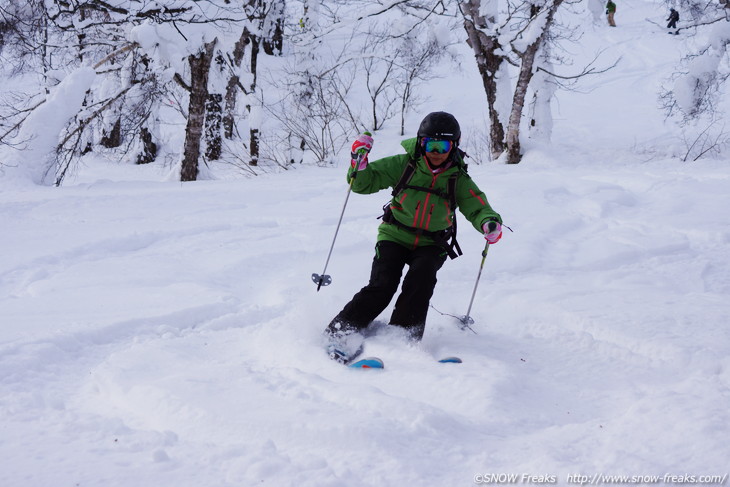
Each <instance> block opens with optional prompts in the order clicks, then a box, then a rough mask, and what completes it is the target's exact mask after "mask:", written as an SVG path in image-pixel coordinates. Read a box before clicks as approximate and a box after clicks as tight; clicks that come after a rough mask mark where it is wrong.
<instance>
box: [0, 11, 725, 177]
mask: <svg viewBox="0 0 730 487" xmlns="http://www.w3.org/2000/svg"><path fill="white" fill-rule="evenodd" d="M667 5H668V4H667ZM679 6H680V7H681V9H682V11H683V19H682V21H681V23H680V27H681V29H682V30H684V31H686V32H691V33H692V36H693V37H695V38H697V39H699V40H698V41H697V42H694V43H693V44H692V46H691V47H690V48H688V49H687V50H686V52H684V57H683V58H682V60H681V62H680V63H678V64H677V66H676V70H675V74H674V75H673V78H674V79H672V80H671V82H668V83H667V85H666V86H665V87H664V88H663V90H662V91H661V92H660V93H658V95H660V96H661V99H662V104H663V108H664V110H666V113H667V116H668V117H673V119H675V120H676V121H677V123H679V124H682V123H683V124H688V123H697V120H699V119H702V120H703V122H702V123H704V125H703V128H708V129H710V128H711V129H710V130H709V131H707V132H701V133H700V135H698V137H704V138H706V139H707V140H702V141H701V142H700V143H698V147H701V149H700V152H707V151H709V152H713V151H714V152H716V151H719V150H723V149H725V148H726V147H725V145H726V142H727V131H725V130H724V128H723V129H719V127H718V126H717V125H716V124H717V123H719V122H718V120H721V119H722V115H721V114H718V113H716V111H715V108H716V105H717V100H718V97H720V96H721V95H720V94H721V93H723V85H724V84H725V82H726V81H727V78H728V69H727V46H728V43H729V42H730V22H729V21H728V19H729V18H730V13H729V12H730V8H728V3H727V2H724V3H723V1H718V0H708V1H695V0H680V1H679ZM586 7H587V8H588V9H589V10H590V11H591V12H592V13H593V16H594V18H595V20H596V21H600V19H601V18H602V16H603V5H602V3H601V2H600V1H599V0H582V1H575V0H550V1H542V0H541V1H536V0H525V1H512V0H510V1H499V2H497V1H489V2H488V1H481V0H469V1H466V2H459V1H449V0H446V1H444V0H438V1H433V0H425V1H424V0H389V1H371V0H368V1H359V0H349V1H346V2H345V1H310V0H304V1H286V0H250V1H241V2H236V1H229V0H175V1H172V0H171V1H167V2H151V1H131V0H127V1H122V0H112V1H103V2H101V1H88V2H76V1H51V0H30V1H28V2H15V1H8V0H6V1H2V2H0V55H1V56H2V60H3V63H2V71H3V72H2V77H3V79H4V80H5V81H4V83H3V92H2V98H0V144H2V148H3V152H2V154H3V156H2V166H3V167H4V168H8V167H17V168H18V169H21V170H22V171H23V172H24V173H25V174H26V175H27V177H29V178H31V179H32V180H33V181H34V182H36V183H38V184H53V185H56V186H58V185H61V184H62V183H63V181H64V179H65V178H66V176H67V174H68V173H69V171H75V170H76V169H77V168H78V165H79V161H80V160H82V159H83V158H84V156H85V155H87V154H90V153H91V154H102V155H104V156H106V157H108V158H113V159H116V160H123V161H125V162H127V163H132V164H148V163H151V162H153V161H160V160H161V161H164V162H165V163H166V164H168V165H172V166H177V167H178V169H177V172H178V173H179V178H180V180H182V181H191V180H196V179H198V177H199V175H200V173H201V170H202V168H205V167H209V166H210V165H211V164H213V163H214V162H216V161H220V162H221V163H224V164H230V165H234V166H236V167H238V168H240V170H241V171H242V172H248V173H250V174H258V173H260V172H262V171H266V170H267V169H271V168H284V169H285V168H287V167H288V166H290V165H292V164H299V163H307V164H325V165H326V164H329V163H332V161H333V160H334V159H335V158H336V157H337V156H338V155H339V153H340V151H341V150H342V149H343V147H345V145H347V144H348V142H349V140H350V138H351V137H352V134H354V133H358V132H361V131H363V130H369V131H372V132H377V131H378V130H381V129H382V128H383V127H384V126H385V125H386V124H389V123H390V125H391V126H399V127H400V132H401V134H404V133H405V130H406V127H405V120H406V117H407V116H408V115H409V114H410V113H413V112H415V111H417V110H418V109H420V108H421V107H422V105H423V104H424V102H426V101H427V99H426V98H427V97H425V96H423V94H422V90H423V89H424V86H426V85H427V84H428V83H429V80H431V79H433V78H434V77H436V76H440V75H442V73H441V72H438V71H437V70H436V69H435V68H436V67H438V66H439V65H440V64H448V65H450V66H451V71H452V72H454V73H456V74H457V76H458V71H459V70H465V69H467V70H472V69H474V63H475V66H476V68H477V69H478V72H479V75H480V77H481V79H482V83H483V87H484V97H483V100H482V101H481V102H480V103H481V104H482V105H483V106H482V107H481V109H482V110H483V112H484V113H486V114H487V115H488V124H487V127H485V128H483V129H481V130H478V131H476V132H475V133H472V134H470V138H471V140H470V141H469V142H470V143H471V144H472V146H474V147H476V148H478V150H475V151H474V152H475V154H476V155H477V158H478V160H479V161H480V162H481V161H487V160H498V159H500V158H502V160H504V161H505V162H506V163H518V162H520V160H521V158H522V155H523V153H524V150H523V144H524V140H525V139H526V138H528V137H530V138H532V139H533V140H536V141H538V143H539V142H548V141H549V140H550V135H551V127H552V115H551V109H550V103H551V100H552V99H553V97H554V94H555V92H556V90H558V89H567V90H571V89H579V88H576V86H577V85H579V82H580V79H581V78H583V77H589V76H600V75H601V74H603V73H606V72H607V71H609V70H611V69H614V68H615V65H616V62H617V60H616V59H615V58H611V57H610V56H607V55H605V52H601V51H598V52H596V53H595V59H594V60H592V61H590V62H588V63H578V62H576V61H575V60H574V59H572V58H571V51H570V47H569V46H570V45H571V43H573V44H574V43H580V42H581V41H580V39H581V36H582V35H583V26H582V25H581V23H580V21H579V20H578V19H579V18H580V17H577V16H575V15H571V13H572V12H575V11H577V10H581V9H586ZM463 43H466V44H467V45H468V46H469V48H470V50H471V52H472V53H473V58H472V59H471V60H470V59H464V58H463V56H461V57H460V56H458V55H456V49H455V45H457V44H463ZM469 63H471V65H470V66H469ZM701 134H704V135H701ZM36 156H39V157H40V159H39V158H38V157H36ZM695 156H696V154H694V155H693V156H692V157H695ZM28 160H33V161H34V162H23V161H28ZM35 161H39V162H35ZM26 166H35V167H26Z"/></svg>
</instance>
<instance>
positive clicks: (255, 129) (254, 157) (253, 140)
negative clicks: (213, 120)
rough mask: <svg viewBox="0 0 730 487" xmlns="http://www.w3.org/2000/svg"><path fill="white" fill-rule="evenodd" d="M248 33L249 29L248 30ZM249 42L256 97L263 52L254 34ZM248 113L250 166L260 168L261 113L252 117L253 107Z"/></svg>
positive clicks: (253, 89) (252, 84)
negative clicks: (260, 58) (259, 63)
mask: <svg viewBox="0 0 730 487" xmlns="http://www.w3.org/2000/svg"><path fill="white" fill-rule="evenodd" d="M247 31H248V29H247ZM248 35H249V41H250V43H251V90H250V91H249V93H250V96H255V94H256V81H257V74H258V62H259V51H260V50H261V39H260V38H259V37H258V36H256V35H254V34H253V33H251V32H249V33H248ZM247 108H248V112H249V127H250V129H249V145H248V150H249V155H250V157H251V159H250V161H249V163H248V164H249V165H250V166H258V165H259V138H260V136H261V134H260V130H259V126H258V124H259V123H260V113H257V114H256V115H257V116H256V117H251V116H250V114H251V108H252V107H251V105H248V107H247Z"/></svg>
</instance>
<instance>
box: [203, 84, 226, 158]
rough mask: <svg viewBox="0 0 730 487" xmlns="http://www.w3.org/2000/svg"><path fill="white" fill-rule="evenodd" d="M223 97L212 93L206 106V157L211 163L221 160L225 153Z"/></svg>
mask: <svg viewBox="0 0 730 487" xmlns="http://www.w3.org/2000/svg"><path fill="white" fill-rule="evenodd" d="M222 102H223V95H221V94H220V93H211V94H209V95H208V101H207V102H206V104H205V140H206V142H207V145H206V147H205V156H206V157H207V158H208V159H210V160H211V161H217V160H218V159H220V158H221V152H223V140H222V137H221V121H222V113H223V107H222V106H221V104H222Z"/></svg>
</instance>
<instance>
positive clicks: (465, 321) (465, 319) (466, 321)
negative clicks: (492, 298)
mask: <svg viewBox="0 0 730 487" xmlns="http://www.w3.org/2000/svg"><path fill="white" fill-rule="evenodd" d="M487 252H489V242H487V243H485V244H484V250H482V263H481V265H480V266H479V273H478V274H477V281H476V282H475V283H474V290H473V291H472V293H471V301H469V309H467V310H466V315H464V316H462V317H461V318H459V321H461V329H462V330H463V329H464V328H469V329H470V330H471V331H474V330H472V329H471V327H470V326H469V325H473V324H474V319H472V317H471V316H469V313H471V307H472V305H473V304H474V296H476V294H477V286H479V278H480V277H481V276H482V269H484V261H485V260H486V259H487ZM474 333H476V332H475V331H474Z"/></svg>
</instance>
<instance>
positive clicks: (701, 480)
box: [474, 473, 728, 485]
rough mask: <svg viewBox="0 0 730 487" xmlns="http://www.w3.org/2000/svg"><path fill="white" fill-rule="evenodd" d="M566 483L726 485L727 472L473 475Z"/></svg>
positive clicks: (479, 480)
mask: <svg viewBox="0 0 730 487" xmlns="http://www.w3.org/2000/svg"><path fill="white" fill-rule="evenodd" d="M563 481H565V483H567V484H575V485H621V484H625V485H632V484H633V485H640V484H654V485H658V484H666V485H674V484H678V485H683V484H689V485H692V484H701V485H726V483H727V481H728V474H727V473H726V474H724V475H689V474H682V475H677V474H670V473H667V474H664V475H607V474H603V473H596V474H593V475H583V474H570V475H567V476H564V477H562V478H561V476H559V475H530V474H495V473H484V474H476V475H475V476H474V483H475V484H495V485H499V484H528V485H529V484H548V485H549V484H553V485H555V484H562V483H563Z"/></svg>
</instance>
